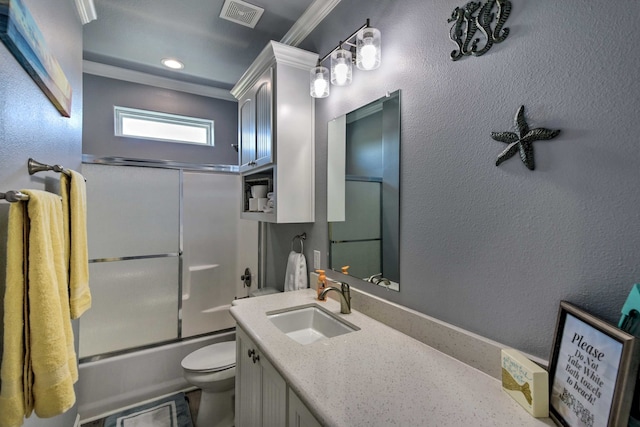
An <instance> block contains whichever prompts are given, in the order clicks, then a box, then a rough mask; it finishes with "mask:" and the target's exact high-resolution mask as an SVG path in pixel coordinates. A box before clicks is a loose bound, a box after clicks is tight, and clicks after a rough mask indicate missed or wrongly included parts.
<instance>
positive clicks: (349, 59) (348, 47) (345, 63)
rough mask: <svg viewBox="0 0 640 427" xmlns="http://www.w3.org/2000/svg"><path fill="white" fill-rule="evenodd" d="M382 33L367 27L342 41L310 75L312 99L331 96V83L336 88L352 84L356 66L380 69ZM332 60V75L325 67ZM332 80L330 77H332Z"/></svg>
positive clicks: (363, 68) (324, 57)
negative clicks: (324, 63) (324, 64)
mask: <svg viewBox="0 0 640 427" xmlns="http://www.w3.org/2000/svg"><path fill="white" fill-rule="evenodd" d="M380 40H381V38H380V31H379V30H378V29H376V28H373V27H371V26H370V25H369V20H368V19H367V22H366V24H364V25H363V26H362V27H360V28H358V29H357V30H356V31H355V32H354V33H353V34H351V35H350V36H349V37H347V38H346V40H344V41H341V42H340V43H339V44H338V46H336V47H335V48H334V49H333V50H332V51H331V52H329V53H327V54H326V55H325V56H323V57H322V59H320V60H319V61H318V64H317V65H316V66H315V67H314V68H312V69H311V71H310V78H311V84H310V94H311V96H312V97H313V98H326V97H327V96H329V82H331V84H333V85H335V86H346V85H348V84H350V83H351V80H352V75H353V64H354V51H355V64H356V66H357V67H358V68H359V69H360V70H375V69H376V68H378V67H379V66H380V56H381V55H380ZM327 58H331V74H329V70H328V69H327V68H326V67H323V66H322V63H323V62H324V61H325V60H326V59H327ZM329 76H330V77H329Z"/></svg>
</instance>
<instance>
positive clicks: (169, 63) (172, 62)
mask: <svg viewBox="0 0 640 427" xmlns="http://www.w3.org/2000/svg"><path fill="white" fill-rule="evenodd" d="M160 62H162V65H164V66H165V67H167V68H171V69H172V70H182V69H183V68H184V64H183V63H182V62H180V61H178V60H177V59H173V58H164V59H163V60H162V61H160Z"/></svg>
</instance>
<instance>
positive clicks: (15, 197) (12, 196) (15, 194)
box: [0, 190, 29, 203]
mask: <svg viewBox="0 0 640 427" xmlns="http://www.w3.org/2000/svg"><path fill="white" fill-rule="evenodd" d="M0 199H4V200H6V201H7V202H9V203H15V202H20V201H25V200H29V195H28V194H24V193H21V192H19V191H13V190H11V191H7V192H6V193H0Z"/></svg>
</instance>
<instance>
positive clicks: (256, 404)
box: [235, 328, 262, 427]
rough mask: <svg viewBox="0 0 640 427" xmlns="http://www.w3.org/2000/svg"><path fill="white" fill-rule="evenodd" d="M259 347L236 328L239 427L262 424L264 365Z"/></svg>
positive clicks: (252, 426) (237, 419)
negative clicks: (261, 363) (260, 358)
mask: <svg viewBox="0 0 640 427" xmlns="http://www.w3.org/2000/svg"><path fill="white" fill-rule="evenodd" d="M257 351H258V350H257V348H256V346H255V345H254V344H253V342H252V341H251V340H250V339H249V337H247V336H246V335H245V334H244V333H243V332H242V330H241V329H240V328H236V414H235V417H236V420H235V425H236V426H237V427H256V426H260V425H262V367H261V365H260V363H259V358H258V357H257V356H258V353H257Z"/></svg>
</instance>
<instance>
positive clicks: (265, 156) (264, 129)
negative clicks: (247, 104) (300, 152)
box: [255, 68, 273, 166]
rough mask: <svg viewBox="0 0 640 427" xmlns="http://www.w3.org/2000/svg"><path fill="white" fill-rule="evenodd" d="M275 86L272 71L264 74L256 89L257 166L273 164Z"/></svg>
mask: <svg viewBox="0 0 640 427" xmlns="http://www.w3.org/2000/svg"><path fill="white" fill-rule="evenodd" d="M272 89H273V84H272V69H271V68H269V69H268V70H267V71H265V72H264V74H263V75H262V77H260V80H258V83H256V87H255V90H256V92H255V106H256V158H255V163H256V166H263V165H267V164H270V163H272V152H273V125H272V124H273V90H272Z"/></svg>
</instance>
